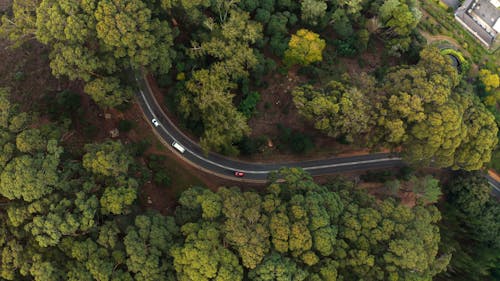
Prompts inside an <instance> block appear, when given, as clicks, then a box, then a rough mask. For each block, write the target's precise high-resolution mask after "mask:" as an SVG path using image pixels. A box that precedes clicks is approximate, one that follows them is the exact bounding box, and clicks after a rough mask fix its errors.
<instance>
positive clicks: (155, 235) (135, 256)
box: [123, 214, 179, 281]
mask: <svg viewBox="0 0 500 281" xmlns="http://www.w3.org/2000/svg"><path fill="white" fill-rule="evenodd" d="M178 235H179V229H178V227H177V226H176V225H175V222H174V220H173V218H172V217H163V216H161V215H159V214H149V215H140V216H137V217H136V218H135V225H134V226H131V227H129V228H128V229H127V235H126V236H125V238H124V240H123V244H124V245H125V251H126V253H127V261H126V264H127V268H128V270H129V271H130V272H132V273H134V280H138V281H156V280H158V281H163V280H165V281H166V280H173V276H172V275H171V271H170V270H171V269H172V268H171V267H172V266H171V264H172V260H171V259H170V257H169V255H168V253H169V251H170V249H171V247H172V246H173V245H174V242H175V239H176V238H177V236H178Z"/></svg>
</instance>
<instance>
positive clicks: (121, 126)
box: [118, 120, 133, 132]
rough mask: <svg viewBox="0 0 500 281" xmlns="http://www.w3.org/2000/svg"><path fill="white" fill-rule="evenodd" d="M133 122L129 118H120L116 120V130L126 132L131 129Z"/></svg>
mask: <svg viewBox="0 0 500 281" xmlns="http://www.w3.org/2000/svg"><path fill="white" fill-rule="evenodd" d="M132 127H133V124H132V122H131V121H130V120H120V121H118V130H120V132H128V131H130V130H131V129H132Z"/></svg>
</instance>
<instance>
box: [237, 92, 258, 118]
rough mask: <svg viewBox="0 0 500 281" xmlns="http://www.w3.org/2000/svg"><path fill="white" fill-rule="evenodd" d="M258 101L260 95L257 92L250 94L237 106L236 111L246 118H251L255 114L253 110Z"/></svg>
mask: <svg viewBox="0 0 500 281" xmlns="http://www.w3.org/2000/svg"><path fill="white" fill-rule="evenodd" d="M259 101H260V95H259V93H257V92H250V93H249V94H248V95H246V97H245V98H244V99H243V100H242V101H241V103H240V105H239V106H238V110H239V111H240V112H241V113H243V115H245V116H246V117H247V118H250V117H252V115H253V114H254V113H255V108H256V106H257V103H258V102H259Z"/></svg>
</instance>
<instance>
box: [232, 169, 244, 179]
mask: <svg viewBox="0 0 500 281" xmlns="http://www.w3.org/2000/svg"><path fill="white" fill-rule="evenodd" d="M234 176H235V177H239V178H241V177H243V176H245V173H243V172H240V171H234Z"/></svg>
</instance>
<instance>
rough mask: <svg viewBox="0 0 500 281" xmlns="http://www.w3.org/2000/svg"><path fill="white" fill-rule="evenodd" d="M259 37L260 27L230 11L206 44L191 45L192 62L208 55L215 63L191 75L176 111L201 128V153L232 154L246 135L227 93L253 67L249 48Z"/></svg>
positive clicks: (213, 30) (230, 96) (243, 125)
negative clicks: (197, 123)
mask: <svg viewBox="0 0 500 281" xmlns="http://www.w3.org/2000/svg"><path fill="white" fill-rule="evenodd" d="M212 24H213V23H212ZM210 26H212V25H210ZM261 33H262V27H261V26H260V24H257V23H255V22H253V21H250V20H249V15H248V14H247V13H243V12H239V11H236V10H232V11H231V12H230V16H229V19H228V20H227V21H226V22H224V23H223V24H222V25H220V26H219V25H215V26H214V27H213V28H212V31H211V34H213V35H212V36H211V38H210V39H209V40H207V41H205V42H202V43H201V44H200V45H199V46H197V45H198V43H193V44H194V48H193V49H192V50H191V55H192V56H193V58H200V57H203V56H206V55H209V56H211V57H213V58H215V59H216V62H214V63H213V64H212V65H211V66H210V67H209V68H208V69H201V70H197V71H194V72H193V73H192V77H191V79H190V80H189V81H188V82H187V83H186V90H187V91H186V92H185V93H183V95H182V96H181V98H180V104H179V110H180V112H181V113H182V114H183V115H184V117H185V118H186V119H188V120H191V121H193V122H200V123H201V124H203V135H202V136H201V139H200V145H201V147H202V148H203V149H204V150H205V152H208V151H210V150H214V151H218V152H223V153H226V154H236V153H237V149H236V147H235V146H234V143H236V142H237V141H239V140H241V138H242V137H243V136H244V135H247V134H248V133H249V132H250V128H249V127H248V125H247V124H246V118H245V116H244V115H243V114H242V113H241V112H239V111H237V109H236V107H235V106H234V105H233V103H232V98H233V94H232V93H231V90H233V89H235V87H236V83H235V81H237V79H240V78H244V77H246V76H248V69H250V68H252V67H253V66H255V65H256V64H257V59H256V57H255V54H254V53H253V51H252V49H251V48H250V47H249V44H251V43H254V42H255V41H256V40H258V39H259V38H260V37H261Z"/></svg>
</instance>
